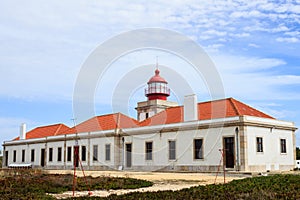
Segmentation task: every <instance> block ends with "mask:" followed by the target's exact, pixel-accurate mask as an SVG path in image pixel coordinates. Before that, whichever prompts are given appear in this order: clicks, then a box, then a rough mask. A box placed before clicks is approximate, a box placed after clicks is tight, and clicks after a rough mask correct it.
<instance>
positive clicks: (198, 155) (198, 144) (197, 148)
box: [194, 139, 203, 159]
mask: <svg viewBox="0 0 300 200" xmlns="http://www.w3.org/2000/svg"><path fill="white" fill-rule="evenodd" d="M194 159H203V139H195V140H194Z"/></svg>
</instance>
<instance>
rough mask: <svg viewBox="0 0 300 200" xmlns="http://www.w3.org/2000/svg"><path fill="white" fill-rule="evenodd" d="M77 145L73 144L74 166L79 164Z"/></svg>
mask: <svg viewBox="0 0 300 200" xmlns="http://www.w3.org/2000/svg"><path fill="white" fill-rule="evenodd" d="M78 164H79V146H77V145H76V146H74V167H78V166H79V165H78Z"/></svg>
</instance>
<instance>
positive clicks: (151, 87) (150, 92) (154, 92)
mask: <svg viewBox="0 0 300 200" xmlns="http://www.w3.org/2000/svg"><path fill="white" fill-rule="evenodd" d="M159 73H160V71H159V69H156V70H155V75H154V76H153V77H151V78H150V80H149V81H148V88H146V89H145V96H146V97H148V100H156V99H160V100H167V97H168V96H170V89H169V88H168V82H167V81H166V80H165V79H164V78H162V77H161V76H160V75H159Z"/></svg>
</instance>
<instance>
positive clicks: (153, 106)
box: [135, 65, 178, 121]
mask: <svg viewBox="0 0 300 200" xmlns="http://www.w3.org/2000/svg"><path fill="white" fill-rule="evenodd" d="M145 96H146V97H147V101H143V102H138V105H137V107H136V108H135V109H136V110H137V118H138V121H143V120H145V119H147V118H149V117H152V116H153V115H156V114H157V113H159V112H161V111H163V110H165V109H166V108H169V107H173V106H178V104H177V103H176V102H171V101H167V98H168V97H169V96H170V88H169V87H168V82H167V81H166V80H165V79H164V78H163V77H161V76H160V70H159V69H158V66H157V65H156V70H155V71H154V76H152V77H151V78H150V79H149V81H148V82H147V88H145Z"/></svg>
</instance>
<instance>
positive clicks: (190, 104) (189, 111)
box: [183, 94, 198, 121]
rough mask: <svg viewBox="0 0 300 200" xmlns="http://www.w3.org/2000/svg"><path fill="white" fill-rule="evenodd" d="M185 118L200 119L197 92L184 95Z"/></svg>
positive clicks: (190, 119)
mask: <svg viewBox="0 0 300 200" xmlns="http://www.w3.org/2000/svg"><path fill="white" fill-rule="evenodd" d="M183 120H184V121H194V120H198V105H197V96H196V95H195V94H191V95H187V96H184V104H183Z"/></svg>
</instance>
